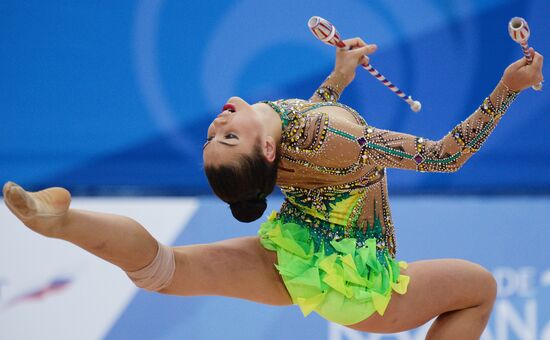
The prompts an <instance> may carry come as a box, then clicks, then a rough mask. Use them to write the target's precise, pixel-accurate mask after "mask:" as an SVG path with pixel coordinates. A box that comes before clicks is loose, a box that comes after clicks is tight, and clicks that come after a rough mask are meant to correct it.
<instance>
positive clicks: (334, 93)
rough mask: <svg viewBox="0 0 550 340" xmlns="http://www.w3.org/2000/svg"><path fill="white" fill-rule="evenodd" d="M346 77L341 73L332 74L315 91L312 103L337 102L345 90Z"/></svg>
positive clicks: (311, 99)
mask: <svg viewBox="0 0 550 340" xmlns="http://www.w3.org/2000/svg"><path fill="white" fill-rule="evenodd" d="M345 87H346V86H345V81H344V76H343V74H341V73H340V72H332V73H331V74H330V75H329V76H328V77H327V79H325V81H323V83H322V84H321V85H320V86H319V87H318V88H317V90H315V92H314V93H313V95H312V96H311V98H309V101H310V102H314V103H315V102H337V101H338V100H339V99H340V95H341V94H342V91H344V88H345Z"/></svg>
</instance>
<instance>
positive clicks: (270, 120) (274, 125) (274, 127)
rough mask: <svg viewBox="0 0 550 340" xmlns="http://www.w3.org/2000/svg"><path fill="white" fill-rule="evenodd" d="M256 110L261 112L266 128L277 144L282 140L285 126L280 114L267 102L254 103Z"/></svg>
mask: <svg viewBox="0 0 550 340" xmlns="http://www.w3.org/2000/svg"><path fill="white" fill-rule="evenodd" d="M252 107H253V108H254V110H256V112H258V113H259V116H260V117H261V119H262V121H263V124H264V126H265V128H266V131H267V135H268V136H271V138H273V139H274V140H275V142H276V143H277V144H279V143H280V142H281V130H282V128H283V125H282V122H281V118H280V117H279V114H278V113H277V112H276V111H275V110H273V109H272V108H271V106H269V105H267V104H265V103H255V104H253V105H252Z"/></svg>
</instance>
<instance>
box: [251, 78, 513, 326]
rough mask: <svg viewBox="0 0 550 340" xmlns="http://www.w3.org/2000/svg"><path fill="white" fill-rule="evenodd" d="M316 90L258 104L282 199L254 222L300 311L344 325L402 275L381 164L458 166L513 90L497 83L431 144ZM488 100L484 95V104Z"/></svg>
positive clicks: (367, 310)
mask: <svg viewBox="0 0 550 340" xmlns="http://www.w3.org/2000/svg"><path fill="white" fill-rule="evenodd" d="M334 93H337V92H336V91H334V89H332V88H331V87H321V88H320V89H318V90H317V91H316V95H314V96H313V97H312V98H311V99H310V100H308V101H306V100H300V99H290V100H278V101H274V102H265V103H267V104H269V105H270V106H271V107H272V108H273V109H274V110H275V111H277V112H278V113H279V115H280V117H281V120H282V123H283V132H282V140H281V162H280V164H279V169H278V177H277V184H278V185H279V186H280V188H281V190H282V192H283V194H284V195H285V201H284V203H283V205H282V207H281V209H280V210H279V212H278V213H274V214H272V216H271V217H270V218H269V220H268V221H267V222H265V223H263V224H262V226H261V228H260V230H259V232H258V234H259V236H260V240H261V242H262V244H263V245H264V247H266V248H267V249H270V250H273V251H276V252H277V254H278V264H277V269H278V270H279V273H280V274H281V276H282V278H283V281H284V282H285V285H286V287H287V289H288V291H289V293H290V295H291V297H292V299H293V302H294V303H295V304H298V305H299V306H300V308H301V309H302V312H303V313H304V315H307V314H309V313H310V312H311V311H316V312H318V313H319V314H320V315H321V316H323V317H325V318H326V319H328V320H331V321H333V322H337V323H340V324H344V325H348V324H353V323H357V322H359V321H362V320H364V319H366V318H367V317H368V316H370V315H371V314H372V313H373V312H375V311H376V312H378V313H379V314H381V315H383V314H384V311H385V309H386V307H387V305H388V303H389V300H390V297H391V292H392V291H395V292H397V293H399V294H404V293H405V292H406V290H407V285H408V282H409V278H408V277H407V276H406V275H402V274H401V271H400V269H401V268H406V263H405V262H403V261H400V262H397V261H396V260H395V255H396V242H395V234H394V227H393V223H392V218H391V212H390V206H389V202H388V191H387V181H386V171H385V169H386V168H402V169H411V170H417V171H431V172H454V171H457V170H458V169H459V168H460V167H461V166H462V165H463V164H464V163H465V162H466V161H467V160H468V159H469V158H470V157H471V156H472V155H473V154H474V153H475V152H476V151H477V150H479V148H480V147H481V145H482V144H483V142H484V141H485V140H486V139H487V137H488V136H489V135H490V134H491V132H492V131H493V130H494V128H495V126H496V125H497V124H498V122H499V121H500V118H501V117H502V115H503V114H504V113H505V112H506V110H507V109H508V107H509V105H510V104H511V103H512V101H513V100H514V99H515V97H516V96H517V94H518V93H517V92H513V91H510V90H508V89H507V88H506V86H505V85H504V84H503V83H499V84H498V86H497V87H496V88H495V90H494V92H493V94H491V97H488V98H487V99H485V101H484V102H483V103H482V105H481V106H480V107H479V109H478V110H476V111H475V112H474V113H473V114H472V115H470V116H469V117H468V118H467V119H466V120H464V121H462V122H461V123H460V124H458V125H457V126H455V127H454V128H453V129H452V130H451V131H450V132H449V133H448V134H447V135H445V136H444V137H443V138H442V139H440V140H438V141H431V140H429V139H426V138H422V137H416V136H412V135H408V134H404V133H399V132H393V131H388V130H383V129H378V128H375V127H373V126H370V125H368V123H367V122H366V121H365V120H364V119H363V118H362V117H361V116H360V115H359V114H358V113H357V112H356V111H355V110H354V109H352V108H350V107H348V106H346V105H343V104H340V103H337V102H335V101H326V100H327V99H328V100H330V99H332V100H334V99H337V96H336V98H335V95H334ZM491 98H492V100H491Z"/></svg>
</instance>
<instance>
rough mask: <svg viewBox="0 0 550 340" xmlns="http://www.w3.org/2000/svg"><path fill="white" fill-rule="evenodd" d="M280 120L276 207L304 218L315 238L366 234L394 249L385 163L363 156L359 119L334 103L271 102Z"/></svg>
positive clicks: (363, 126) (362, 125)
mask: <svg viewBox="0 0 550 340" xmlns="http://www.w3.org/2000/svg"><path fill="white" fill-rule="evenodd" d="M271 105H272V107H273V108H275V109H276V110H277V111H278V112H279V114H280V116H281V119H282V121H283V133H282V138H281V162H280V164H279V170H278V176H277V184H278V185H279V187H280V188H281V190H282V192H283V194H284V195H285V197H286V200H285V202H284V203H283V206H282V207H281V210H280V212H281V213H282V214H286V215H290V216H293V217H294V218H298V219H300V220H305V221H306V222H308V223H309V224H311V225H312V227H313V231H314V233H316V234H318V235H317V236H318V237H319V238H324V239H327V240H329V239H334V238H341V237H348V236H353V237H356V238H357V239H358V242H359V243H358V245H359V246H361V245H362V244H361V242H362V241H364V240H366V239H367V238H370V237H375V238H376V239H377V244H378V247H379V248H380V249H384V248H387V249H388V250H389V252H390V254H394V253H395V240H394V231H393V224H392V219H391V213H390V208H389V202H388V199H387V183H386V176H385V169H384V167H382V166H377V165H376V164H375V163H374V162H372V161H371V160H370V159H369V155H367V154H366V152H365V151H366V149H365V148H364V147H363V145H362V144H361V143H363V140H364V138H363V139H361V137H363V136H364V135H365V134H367V133H368V131H370V127H369V126H368V125H367V123H366V122H365V120H364V119H363V118H362V117H361V116H360V115H359V114H358V113H357V112H356V111H355V110H353V109H352V108H350V107H348V106H345V105H343V104H340V103H333V102H321V103H311V102H308V101H304V100H299V99H291V100H281V101H277V102H272V103H271Z"/></svg>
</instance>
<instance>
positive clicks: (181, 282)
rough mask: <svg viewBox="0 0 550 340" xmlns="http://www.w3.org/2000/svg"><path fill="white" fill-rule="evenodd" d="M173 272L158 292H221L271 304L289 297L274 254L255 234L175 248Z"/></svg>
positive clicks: (185, 293) (282, 302)
mask: <svg viewBox="0 0 550 340" xmlns="http://www.w3.org/2000/svg"><path fill="white" fill-rule="evenodd" d="M174 252H175V257H176V272H175V274H174V277H173V279H172V283H171V284H170V285H169V286H168V287H167V288H165V289H163V290H161V293H166V294H174V295H222V296H230V297H236V298H241V299H246V300H251V301H255V302H260V303H265V304H270V305H289V304H292V300H291V298H290V296H289V294H288V292H287V290H286V287H285V286H284V283H283V281H282V279H281V276H280V275H279V273H278V271H277V269H276V268H275V266H274V264H275V263H276V261H277V253H276V252H272V251H269V250H267V249H265V248H264V247H263V246H262V245H261V243H260V240H259V238H258V237H256V236H249V237H239V238H233V239H229V240H224V241H219V242H214V243H210V244H196V245H189V246H182V247H175V248H174Z"/></svg>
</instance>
